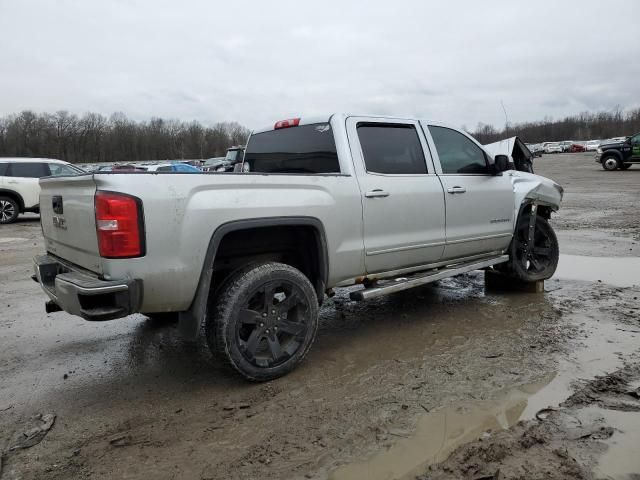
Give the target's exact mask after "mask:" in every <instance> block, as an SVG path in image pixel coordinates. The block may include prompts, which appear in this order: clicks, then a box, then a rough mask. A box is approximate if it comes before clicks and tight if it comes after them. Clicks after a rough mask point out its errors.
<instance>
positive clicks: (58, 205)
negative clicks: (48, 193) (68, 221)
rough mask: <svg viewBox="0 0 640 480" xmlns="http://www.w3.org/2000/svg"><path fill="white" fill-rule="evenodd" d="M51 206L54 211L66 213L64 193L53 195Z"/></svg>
mask: <svg viewBox="0 0 640 480" xmlns="http://www.w3.org/2000/svg"><path fill="white" fill-rule="evenodd" d="M51 206H52V207H53V213H57V214H58V215H62V214H63V213H64V209H63V207H62V195H54V196H53V197H51Z"/></svg>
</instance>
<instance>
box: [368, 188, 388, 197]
mask: <svg viewBox="0 0 640 480" xmlns="http://www.w3.org/2000/svg"><path fill="white" fill-rule="evenodd" d="M364 196H365V197H367V198H384V197H388V196H389V192H385V191H384V190H382V189H381V188H376V189H374V190H371V191H369V192H367V193H365V194H364Z"/></svg>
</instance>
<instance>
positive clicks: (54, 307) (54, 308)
mask: <svg viewBox="0 0 640 480" xmlns="http://www.w3.org/2000/svg"><path fill="white" fill-rule="evenodd" d="M44 311H45V312H47V313H54V312H61V311H62V308H60V305H58V304H57V303H56V302H54V301H53V300H49V301H48V302H45V304H44Z"/></svg>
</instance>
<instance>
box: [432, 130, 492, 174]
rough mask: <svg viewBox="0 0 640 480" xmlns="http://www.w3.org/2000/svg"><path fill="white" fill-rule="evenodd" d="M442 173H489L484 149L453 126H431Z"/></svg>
mask: <svg viewBox="0 0 640 480" xmlns="http://www.w3.org/2000/svg"><path fill="white" fill-rule="evenodd" d="M429 131H430V132H431V136H432V137H433V143H435V145H436V150H437V151H438V157H440V166H441V167H442V173H449V174H452V173H461V174H469V173H471V174H473V173H475V174H488V173H489V167H488V165H487V158H486V156H485V154H484V151H483V150H482V149H481V148H480V147H478V146H477V145H476V144H475V143H473V142H472V141H471V140H470V139H469V138H467V137H466V136H465V135H463V134H462V133H460V132H456V131H455V130H452V129H451V128H446V127H434V126H433V125H430V126H429Z"/></svg>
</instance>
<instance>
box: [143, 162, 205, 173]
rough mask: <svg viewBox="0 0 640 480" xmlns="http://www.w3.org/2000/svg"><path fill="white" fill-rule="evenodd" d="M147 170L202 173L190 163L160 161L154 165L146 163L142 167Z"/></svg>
mask: <svg viewBox="0 0 640 480" xmlns="http://www.w3.org/2000/svg"><path fill="white" fill-rule="evenodd" d="M140 168H141V169H142V171H147V172H181V173H202V170H200V169H199V168H198V167H194V166H193V165H190V164H188V163H158V164H154V165H144V166H141V167H140Z"/></svg>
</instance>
